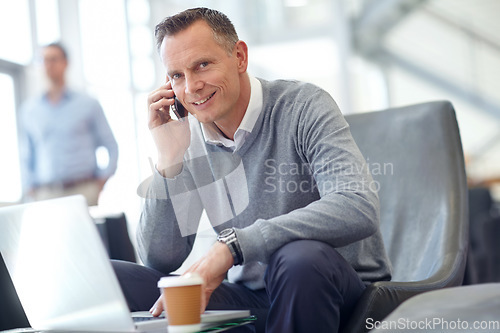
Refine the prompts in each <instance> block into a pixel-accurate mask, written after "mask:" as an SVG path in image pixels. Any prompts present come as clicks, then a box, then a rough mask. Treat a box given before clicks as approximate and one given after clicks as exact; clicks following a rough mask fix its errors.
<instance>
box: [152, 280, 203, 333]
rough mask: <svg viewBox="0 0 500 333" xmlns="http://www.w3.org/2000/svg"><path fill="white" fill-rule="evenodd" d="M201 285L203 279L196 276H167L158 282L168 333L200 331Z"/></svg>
mask: <svg viewBox="0 0 500 333" xmlns="http://www.w3.org/2000/svg"><path fill="white" fill-rule="evenodd" d="M202 283H203V279H202V278H201V277H200V276H199V275H198V274H186V275H182V276H168V277H163V278H161V279H160V281H158V288H160V289H161V291H162V293H163V306H164V308H165V311H166V314H167V321H168V331H169V332H171V333H184V332H196V331H199V330H200V329H201V316H200V309H201V285H202Z"/></svg>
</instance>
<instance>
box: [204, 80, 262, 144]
mask: <svg viewBox="0 0 500 333" xmlns="http://www.w3.org/2000/svg"><path fill="white" fill-rule="evenodd" d="M249 78H250V101H249V102H248V107H247V110H246V111H245V115H244V116H243V119H242V120H241V123H240V126H238V128H237V129H236V132H235V133H234V141H233V140H231V139H228V138H226V137H225V136H224V135H223V134H222V132H221V131H220V129H219V128H218V127H217V126H216V125H215V124H214V123H207V124H203V123H202V124H201V130H202V132H203V136H204V138H205V142H206V143H208V144H212V145H217V146H220V145H223V146H224V147H227V148H230V149H231V150H232V151H236V150H238V149H240V148H241V146H243V143H245V139H246V138H247V137H248V135H250V133H252V130H253V128H254V127H255V123H256V122H257V118H259V115H260V113H261V112H262V105H263V103H264V100H263V98H262V85H261V83H260V81H259V80H257V79H256V78H255V77H253V76H251V75H249Z"/></svg>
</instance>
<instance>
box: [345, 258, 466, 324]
mask: <svg viewBox="0 0 500 333" xmlns="http://www.w3.org/2000/svg"><path fill="white" fill-rule="evenodd" d="M465 253H466V251H463V252H462V253H460V254H459V255H457V256H456V257H455V258H454V260H452V263H449V264H450V265H451V266H452V269H449V268H448V267H450V266H447V265H445V267H443V268H442V269H440V270H439V271H437V272H436V273H435V274H434V275H433V276H431V277H429V278H428V279H425V280H421V281H414V282H395V281H378V282H374V283H372V284H370V285H368V286H367V287H366V289H365V290H364V292H363V294H362V295H361V297H360V298H359V300H358V302H357V303H356V307H355V308H354V310H353V312H352V313H351V316H350V318H349V321H348V322H347V324H346V325H345V326H344V327H343V328H342V332H349V333H355V332H367V331H368V330H367V328H366V327H367V320H370V321H371V322H372V323H374V322H375V321H381V320H383V319H384V318H385V317H387V316H388V315H389V314H390V313H391V312H392V311H394V310H395V309H396V308H397V307H398V306H399V305H400V304H401V303H402V302H404V301H405V300H407V299H409V298H410V297H413V296H415V295H418V294H421V293H424V292H427V291H432V290H437V289H442V288H446V287H453V286H459V285H461V284H462V280H463V277H464V271H465V259H460V257H461V256H463V257H465Z"/></svg>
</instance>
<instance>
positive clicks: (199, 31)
mask: <svg viewBox="0 0 500 333" xmlns="http://www.w3.org/2000/svg"><path fill="white" fill-rule="evenodd" d="M246 52H247V49H246V45H245V44H244V43H243V42H241V41H240V42H238V43H237V44H236V45H235V47H234V49H233V51H232V53H231V54H228V52H227V50H226V49H224V48H223V47H222V46H220V45H219V44H217V42H216V41H215V40H214V36H213V33H212V30H211V29H210V27H209V26H208V24H206V23H205V22H204V21H202V20H200V21H197V22H195V23H193V24H192V25H191V26H190V27H188V28H187V29H185V30H183V31H181V32H179V33H177V34H175V35H173V36H166V37H165V38H164V39H163V43H162V45H161V48H160V54H161V58H162V61H163V64H164V65H165V68H166V70H167V76H168V78H169V79H170V81H171V82H172V89H173V90H174V93H175V95H176V96H177V98H178V99H179V100H180V101H181V102H182V104H184V106H186V108H187V110H188V111H189V112H190V113H192V114H193V115H194V116H196V118H197V119H198V120H199V121H200V122H202V123H207V122H214V121H215V122H217V121H222V120H227V119H231V115H232V114H234V113H235V112H238V111H237V110H238V108H245V109H246V105H245V103H243V99H242V96H241V95H242V93H241V91H240V79H241V76H242V74H244V73H245V72H246V67H247V53H246Z"/></svg>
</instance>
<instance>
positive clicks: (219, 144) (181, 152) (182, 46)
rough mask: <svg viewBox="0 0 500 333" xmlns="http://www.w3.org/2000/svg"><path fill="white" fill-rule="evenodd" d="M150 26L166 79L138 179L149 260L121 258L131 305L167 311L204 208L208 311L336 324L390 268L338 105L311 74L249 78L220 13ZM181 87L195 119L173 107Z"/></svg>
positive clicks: (269, 326) (306, 328)
mask: <svg viewBox="0 0 500 333" xmlns="http://www.w3.org/2000/svg"><path fill="white" fill-rule="evenodd" d="M155 35H156V38H157V43H158V49H159V52H160V56H161V59H162V62H163V64H164V65H165V68H166V70H167V83H166V84H165V85H163V86H161V87H159V88H158V89H156V90H155V91H153V92H152V93H151V94H150V95H149V97H148V105H149V128H150V130H151V132H152V135H153V138H154V141H155V144H156V146H157V150H158V160H157V163H156V165H155V167H156V170H155V172H154V175H153V177H152V179H151V182H150V183H148V186H147V189H144V188H146V187H144V188H140V191H143V190H144V191H143V192H142V194H143V195H144V196H145V198H146V200H145V206H144V211H143V214H142V216H141V221H140V224H139V228H138V235H137V237H138V238H137V241H138V252H139V255H140V257H141V259H142V261H143V262H144V264H145V266H139V265H133V264H125V263H115V269H116V271H117V274H118V277H119V279H120V282H121V283H122V287H123V289H124V292H125V295H126V297H127V300H128V302H129V306H130V307H131V309H132V310H144V309H145V307H148V308H149V307H150V306H151V304H153V303H154V305H153V308H152V309H151V312H152V313H153V314H154V315H158V314H159V313H160V312H161V311H162V310H163V306H162V303H161V302H160V300H161V298H160V299H158V301H157V302H156V303H155V302H154V301H155V300H156V299H157V298H158V297H159V292H158V290H157V288H156V281H157V280H158V279H159V278H160V277H161V276H162V275H166V274H169V273H170V272H172V271H174V270H176V269H177V268H179V267H180V265H181V264H182V262H183V261H184V260H185V259H186V257H187V256H188V254H189V253H190V251H191V249H192V246H193V243H194V238H195V236H196V231H197V229H198V224H199V221H200V216H201V214H202V211H203V210H205V211H206V213H207V216H208V218H209V220H210V223H211V224H212V226H213V228H214V230H215V231H216V232H217V233H218V241H217V242H216V243H215V244H214V245H213V246H212V247H211V248H210V250H209V251H208V252H207V253H206V254H205V255H204V256H203V257H202V258H201V259H199V260H198V261H197V262H196V263H195V264H194V265H193V266H191V267H190V268H189V269H188V272H196V273H198V274H199V275H200V276H201V277H202V278H203V279H204V282H205V285H204V296H205V301H204V306H206V308H207V309H251V311H252V312H253V313H254V314H256V315H257V316H258V319H259V321H258V323H257V330H260V331H262V330H263V329H264V327H265V329H266V330H267V331H268V332H336V331H338V329H339V328H341V327H342V324H343V323H344V322H345V321H346V320H347V319H348V318H349V315H350V312H351V311H352V309H353V306H354V305H355V303H356V301H357V299H358V298H359V296H360V295H361V293H362V292H363V290H364V288H365V286H366V284H369V283H371V282H373V281H377V280H388V279H390V265H389V261H388V259H387V256H386V253H385V250H384V246H383V243H382V237H381V234H380V230H379V202H378V197H377V194H376V192H375V191H374V189H375V188H376V186H375V185H376V184H374V182H373V179H372V178H371V176H370V174H369V170H368V167H367V165H366V163H365V161H364V159H363V157H362V156H361V153H360V152H359V149H358V148H357V146H356V144H355V143H354V141H353V139H352V137H351V134H350V130H349V126H348V124H347V123H346V121H345V120H344V118H343V116H342V114H341V112H340V110H339V109H338V107H337V105H336V104H335V102H334V101H333V99H332V98H331V97H330V96H329V95H328V94H327V93H326V92H325V91H323V90H321V89H320V88H318V87H316V86H313V85H311V84H306V83H301V82H296V81H272V82H270V81H265V80H261V79H256V78H254V77H252V76H250V75H249V74H248V73H247V64H248V50H247V45H246V44H245V43H244V42H243V41H241V40H239V39H238V36H237V34H236V32H235V30H234V27H233V25H232V23H231V22H230V21H229V19H228V18H227V17H226V16H225V15H224V14H222V13H220V12H217V11H214V10H210V9H206V8H196V9H190V10H187V11H184V12H182V13H179V14H177V15H174V16H172V17H167V18H166V19H165V20H164V21H163V22H161V23H160V24H158V25H157V27H156V31H155ZM174 97H175V98H176V99H177V100H178V103H181V104H182V105H183V106H184V107H185V108H186V109H187V111H188V113H189V116H188V117H186V118H181V119H180V120H176V119H174V118H172V117H171V115H170V113H169V112H168V111H169V108H170V106H171V105H172V104H174ZM179 107H180V106H179V105H178V106H177V108H179ZM226 278H227V280H225V279H226Z"/></svg>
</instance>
